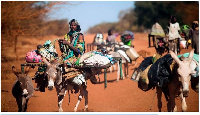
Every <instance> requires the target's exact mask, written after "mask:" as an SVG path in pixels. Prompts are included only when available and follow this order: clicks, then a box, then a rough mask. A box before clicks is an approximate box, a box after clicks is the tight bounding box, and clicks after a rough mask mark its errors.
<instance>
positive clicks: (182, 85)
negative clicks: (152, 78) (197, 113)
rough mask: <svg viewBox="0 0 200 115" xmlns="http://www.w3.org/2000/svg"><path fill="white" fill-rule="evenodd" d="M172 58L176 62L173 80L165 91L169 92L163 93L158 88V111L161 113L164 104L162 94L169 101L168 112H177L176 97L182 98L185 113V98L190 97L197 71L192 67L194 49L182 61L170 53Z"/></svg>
mask: <svg viewBox="0 0 200 115" xmlns="http://www.w3.org/2000/svg"><path fill="white" fill-rule="evenodd" d="M169 53H170V54H171V57H172V58H173V59H174V61H175V62H176V63H175V65H174V67H173V70H172V75H173V77H172V80H170V82H169V83H168V84H167V86H166V87H164V88H166V89H165V90H168V91H167V92H163V88H162V89H161V88H159V87H157V88H156V90H157V99H158V109H159V111H161V108H162V102H161V96H162V92H163V93H164V94H165V96H166V100H167V101H168V105H167V108H168V111H169V112H176V111H177V106H176V104H175V98H176V96H180V98H181V103H182V105H181V107H182V111H183V112H185V111H186V110H187V104H186V101H185V98H186V97H188V93H189V85H190V79H191V75H192V74H195V71H194V70H193V69H192V67H191V63H192V61H193V60H192V59H193V55H194V49H192V50H191V51H190V53H189V57H187V58H184V57H183V58H182V61H181V60H180V59H179V58H178V57H177V55H176V54H175V53H174V52H172V51H170V52H169Z"/></svg>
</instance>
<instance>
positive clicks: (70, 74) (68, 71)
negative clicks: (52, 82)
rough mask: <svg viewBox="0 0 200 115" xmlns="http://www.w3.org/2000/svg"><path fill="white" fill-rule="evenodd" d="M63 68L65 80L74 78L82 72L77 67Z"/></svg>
mask: <svg viewBox="0 0 200 115" xmlns="http://www.w3.org/2000/svg"><path fill="white" fill-rule="evenodd" d="M64 70H65V72H64V75H63V78H64V79H65V80H67V79H71V78H74V77H76V76H78V75H80V74H81V73H82V72H81V71H80V70H79V69H76V68H65V69H64Z"/></svg>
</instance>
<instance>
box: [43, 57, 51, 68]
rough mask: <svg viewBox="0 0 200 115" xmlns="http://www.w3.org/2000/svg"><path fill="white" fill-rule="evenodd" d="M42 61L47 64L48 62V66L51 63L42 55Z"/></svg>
mask: <svg viewBox="0 0 200 115" xmlns="http://www.w3.org/2000/svg"><path fill="white" fill-rule="evenodd" d="M42 61H43V62H44V63H45V64H47V66H50V65H51V64H50V63H49V62H48V61H47V60H46V59H45V58H44V57H42Z"/></svg>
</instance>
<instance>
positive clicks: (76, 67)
mask: <svg viewBox="0 0 200 115" xmlns="http://www.w3.org/2000/svg"><path fill="white" fill-rule="evenodd" d="M113 59H115V60H117V61H119V62H121V58H118V57H113ZM111 65H112V64H111V63H109V64H107V65H104V66H94V65H90V66H89V65H87V66H86V65H84V66H77V65H71V68H73V69H69V71H68V72H66V73H67V74H66V75H65V74H64V75H63V77H66V76H71V77H69V78H72V77H75V75H76V73H75V74H74V73H73V74H72V73H70V71H75V70H76V69H79V70H84V69H88V68H99V69H104V88H107V69H108V68H109V67H110V66H111ZM25 66H29V67H32V68H35V67H36V66H38V67H47V65H46V64H45V63H23V64H21V70H22V72H24V67H25ZM120 66H122V64H121V63H120ZM121 70H122V68H121V67H120V78H121V79H122V71H121ZM67 79H68V78H67Z"/></svg>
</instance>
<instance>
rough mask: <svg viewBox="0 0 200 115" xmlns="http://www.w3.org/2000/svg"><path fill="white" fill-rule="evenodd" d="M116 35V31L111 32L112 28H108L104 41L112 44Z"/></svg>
mask: <svg viewBox="0 0 200 115" xmlns="http://www.w3.org/2000/svg"><path fill="white" fill-rule="evenodd" d="M117 36H118V34H117V33H113V30H112V29H109V30H108V36H107V39H106V42H107V43H108V45H112V44H114V43H115V42H116V40H115V39H116V37H117Z"/></svg>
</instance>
